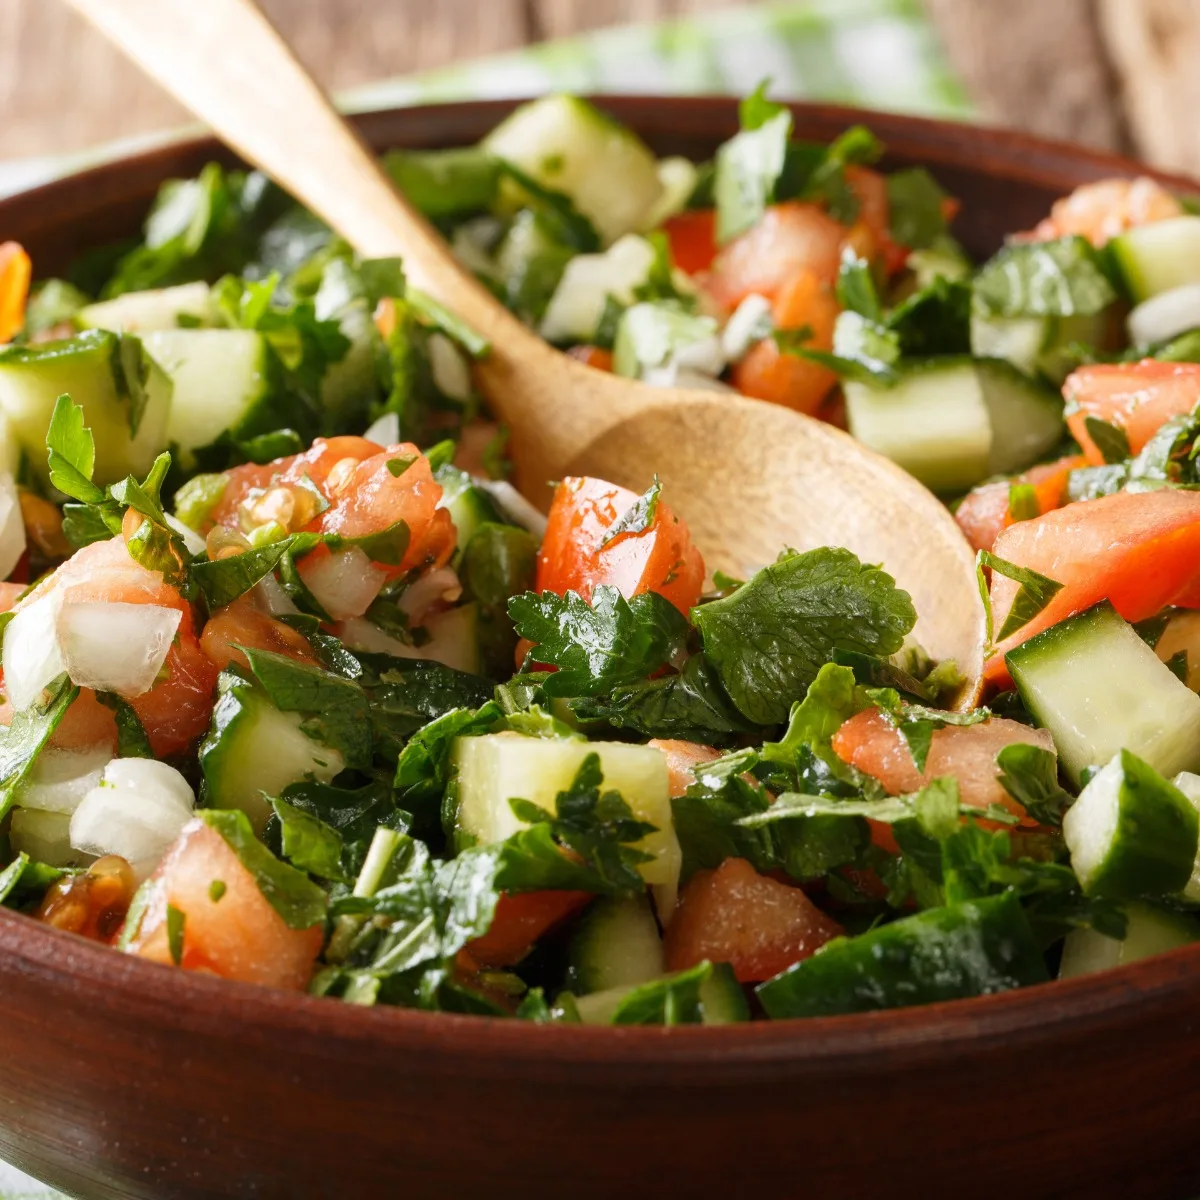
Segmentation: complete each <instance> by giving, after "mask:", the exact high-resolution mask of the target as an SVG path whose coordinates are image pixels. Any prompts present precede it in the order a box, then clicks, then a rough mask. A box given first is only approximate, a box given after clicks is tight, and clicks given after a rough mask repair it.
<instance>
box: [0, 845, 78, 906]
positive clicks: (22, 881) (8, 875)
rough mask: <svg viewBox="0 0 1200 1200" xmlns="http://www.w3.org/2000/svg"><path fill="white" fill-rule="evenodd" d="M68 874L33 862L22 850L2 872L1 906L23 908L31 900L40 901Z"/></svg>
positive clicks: (0, 879)
mask: <svg viewBox="0 0 1200 1200" xmlns="http://www.w3.org/2000/svg"><path fill="white" fill-rule="evenodd" d="M66 874H67V872H66V871H63V870H61V869H60V868H58V867H50V866H47V865H46V864H45V863H40V862H34V861H32V860H31V859H30V857H29V855H28V854H26V853H25V852H24V851H23V850H22V851H21V853H19V854H18V855H17V856H16V858H14V859H13V860H12V862H10V863H9V864H8V866H7V867H5V868H4V869H3V870H2V871H0V904H4V905H6V906H7V907H9V908H21V907H22V906H23V905H25V904H26V903H27V902H28V901H30V900H34V899H40V898H41V897H42V896H43V895H44V894H45V892H46V889H47V888H48V887H50V885H51V884H53V883H57V882H58V881H59V880H60V879H62V878H63V876H64V875H66Z"/></svg>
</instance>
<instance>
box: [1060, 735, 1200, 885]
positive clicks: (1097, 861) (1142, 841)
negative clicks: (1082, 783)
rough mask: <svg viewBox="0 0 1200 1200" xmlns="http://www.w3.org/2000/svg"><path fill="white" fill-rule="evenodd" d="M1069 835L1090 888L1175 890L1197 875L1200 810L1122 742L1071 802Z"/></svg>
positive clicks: (1077, 869)
mask: <svg viewBox="0 0 1200 1200" xmlns="http://www.w3.org/2000/svg"><path fill="white" fill-rule="evenodd" d="M1063 838H1064V840H1065V841H1066V843H1067V849H1068V850H1070V852H1071V866H1072V868H1073V869H1074V871H1075V874H1076V876H1077V877H1078V879H1079V883H1080V886H1081V887H1082V888H1083V890H1084V892H1086V893H1087V894H1088V895H1096V896H1108V897H1111V898H1112V899H1116V900H1136V899H1140V898H1142V897H1146V896H1169V895H1171V894H1173V893H1175V892H1180V891H1182V890H1183V889H1184V887H1185V886H1186V885H1187V882H1188V880H1189V879H1190V878H1191V875H1192V867H1193V865H1194V864H1195V861H1196V847H1197V843H1198V842H1200V817H1197V815H1196V810H1195V808H1194V807H1193V806H1192V803H1191V801H1190V800H1189V799H1188V798H1187V797H1186V796H1185V795H1184V794H1183V793H1182V792H1181V791H1180V790H1179V789H1178V788H1177V787H1176V786H1175V785H1174V784H1173V783H1169V782H1168V781H1167V780H1166V779H1164V778H1163V777H1162V776H1161V775H1159V774H1158V772H1157V771H1155V770H1153V768H1151V767H1149V766H1148V765H1147V764H1146V763H1144V762H1143V761H1142V760H1141V759H1140V758H1138V757H1137V755H1135V754H1131V753H1130V752H1129V751H1128V750H1122V751H1121V752H1120V753H1119V754H1117V755H1116V756H1115V757H1114V758H1113V760H1112V761H1111V762H1109V763H1107V764H1106V765H1105V766H1104V767H1102V768H1101V769H1100V770H1099V771H1098V772H1097V773H1096V774H1095V775H1093V776H1092V778H1091V779H1090V780H1089V781H1088V784H1087V786H1086V787H1085V788H1084V789H1083V791H1082V792H1080V793H1079V799H1078V800H1076V801H1075V803H1074V804H1073V805H1072V806H1071V807H1070V808H1069V809H1068V810H1067V813H1066V816H1064V817H1063Z"/></svg>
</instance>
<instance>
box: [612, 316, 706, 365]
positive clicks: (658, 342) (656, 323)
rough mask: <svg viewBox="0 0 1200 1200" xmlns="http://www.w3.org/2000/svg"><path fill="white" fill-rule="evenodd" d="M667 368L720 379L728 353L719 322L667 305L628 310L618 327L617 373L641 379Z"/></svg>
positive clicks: (614, 362)
mask: <svg viewBox="0 0 1200 1200" xmlns="http://www.w3.org/2000/svg"><path fill="white" fill-rule="evenodd" d="M667 366H672V367H677V368H683V369H686V370H690V371H698V372H700V373H701V374H704V375H719V374H720V373H721V371H722V370H723V369H724V367H725V352H724V350H723V349H722V348H721V337H720V334H719V333H718V331H717V322H716V321H715V320H714V319H713V318H712V317H708V316H703V315H695V314H692V313H686V312H681V311H680V310H679V309H677V308H671V307H669V306H668V305H666V304H651V303H649V302H644V303H641V304H635V305H633V306H632V307H631V308H627V309H626V310H625V311H624V312H623V313H622V314H621V320H620V323H619V324H618V325H617V337H616V342H615V343H614V345H613V371H614V372H615V373H616V374H618V375H624V376H626V377H627V378H630V379H637V378H639V377H644V376H645V375H646V374H647V373H649V372H651V371H653V370H655V369H657V368H660V367H667Z"/></svg>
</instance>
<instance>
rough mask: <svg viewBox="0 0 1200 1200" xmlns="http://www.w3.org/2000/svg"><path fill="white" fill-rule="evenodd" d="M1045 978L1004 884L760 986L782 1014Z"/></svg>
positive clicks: (907, 1002) (874, 1005)
mask: <svg viewBox="0 0 1200 1200" xmlns="http://www.w3.org/2000/svg"><path fill="white" fill-rule="evenodd" d="M1048 979H1049V975H1048V974H1047V971H1046V964H1045V961H1044V960H1043V958H1042V954H1041V951H1040V950H1039V949H1038V946H1037V943H1036V942H1035V941H1034V937H1033V932H1032V930H1031V929H1030V928H1029V922H1028V921H1027V920H1026V918H1025V913H1024V911H1023V910H1022V909H1021V905H1020V902H1019V901H1018V900H1017V897H1016V895H1015V894H1014V893H1012V892H1005V893H1003V894H1002V895H999V896H989V897H986V898H985V899H982V900H968V901H964V902H963V903H962V904H957V905H953V906H949V907H946V908H932V909H929V910H927V911H926V912H922V913H918V914H917V915H916V916H912V917H905V918H903V919H902V920H899V921H894V922H893V923H892V924H890V925H884V926H883V927H882V928H880V929H876V930H873V931H871V932H870V933H864V934H860V935H859V936H858V937H856V938H846V939H839V940H837V941H834V942H830V943H829V944H828V945H827V946H826V947H825V948H824V949H822V950H820V951H819V952H818V953H817V954H815V955H813V957H812V958H808V959H805V960H804V961H802V962H798V963H796V965H795V966H792V967H789V968H788V969H787V970H786V971H784V972H783V973H782V974H780V975H776V976H775V978H774V979H768V980H767V981H766V983H761V984H759V986H758V987H757V988H756V989H755V991H756V994H757V996H758V999H759V1001H760V1003H761V1004H762V1006H763V1008H764V1009H765V1010H766V1012H767V1015H768V1016H770V1017H774V1018H776V1019H781V1018H787V1017H820V1016H834V1015H836V1014H838V1013H859V1012H872V1011H874V1010H876V1009H882V1008H908V1007H910V1006H912V1005H917V1004H934V1003H937V1002H938V1001H942V1000H960V999H966V998H967V997H970V996H984V995H989V994H991V993H993V992H1005V991H1009V990H1011V989H1012V988H1018V987H1025V986H1027V985H1029V984H1035V983H1045V982H1046V981H1047V980H1048Z"/></svg>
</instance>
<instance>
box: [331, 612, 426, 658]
mask: <svg viewBox="0 0 1200 1200" xmlns="http://www.w3.org/2000/svg"><path fill="white" fill-rule="evenodd" d="M337 635H338V638H339V640H340V641H341V643H342V645H343V646H345V647H346V649H347V650H365V651H366V652H367V653H368V654H390V655H392V656H393V657H394V658H409V657H411V655H412V653H413V648H412V646H410V645H409V644H408V643H407V642H402V641H401V640H400V639H399V638H394V637H392V635H391V634H390V633H384V631H383V630H382V629H380V628H379V626H378V625H376V624H375V622H374V621H368V620H367V619H366V617H351V618H350V619H349V620H348V621H343V622H342V623H341V624H340V625H339V626H338V629H337Z"/></svg>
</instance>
